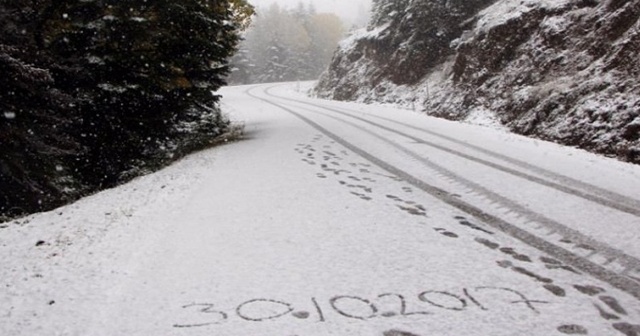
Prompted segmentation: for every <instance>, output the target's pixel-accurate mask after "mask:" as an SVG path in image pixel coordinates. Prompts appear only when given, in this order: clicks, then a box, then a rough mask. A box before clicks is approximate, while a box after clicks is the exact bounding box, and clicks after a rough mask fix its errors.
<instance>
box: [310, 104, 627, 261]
mask: <svg viewBox="0 0 640 336" xmlns="http://www.w3.org/2000/svg"><path fill="white" fill-rule="evenodd" d="M299 108H300V109H303V110H306V111H310V112H313V113H317V114H321V115H324V116H326V117H328V118H331V119H334V120H337V121H339V122H342V123H345V124H347V125H350V126H352V127H354V128H356V129H358V130H360V131H362V132H365V133H367V134H369V135H371V136H372V137H375V138H377V139H378V140H380V141H382V142H385V143H387V144H388V145H390V146H393V147H395V148H396V149H398V150H400V151H402V152H404V153H405V154H407V155H409V156H411V157H412V158H414V159H415V160H418V161H420V162H421V163H423V164H425V165H426V166H427V167H429V168H431V169H433V170H435V171H436V172H437V173H439V174H441V175H442V176H444V177H446V178H448V179H450V180H451V181H454V182H457V183H460V184H462V185H464V186H465V187H466V188H469V189H470V190H471V192H474V193H478V194H480V195H483V196H485V197H487V198H488V199H489V200H491V201H493V202H497V203H499V204H500V205H502V206H503V207H505V208H506V209H507V210H509V211H514V212H516V213H519V214H521V215H522V216H525V217H527V219H529V220H531V221H533V222H536V223H540V224H543V225H544V226H545V227H547V228H549V229H551V230H552V231H553V232H561V233H562V234H563V236H565V237H570V238H571V239H573V240H574V241H576V243H578V245H577V246H578V247H580V246H588V247H589V248H591V249H592V250H593V254H592V255H596V253H597V252H599V253H601V254H604V255H606V256H607V257H609V258H613V259H617V260H618V262H619V263H620V264H621V265H623V266H624V267H625V268H629V269H636V270H638V269H640V260H638V259H637V258H635V257H633V256H630V255H628V254H626V253H624V252H623V251H620V250H618V249H616V248H613V247H611V246H609V245H606V244H604V243H601V242H599V241H596V240H594V239H593V238H590V237H588V236H586V235H584V234H582V233H580V232H578V231H576V230H574V229H571V228H569V227H567V226H565V225H563V224H561V223H559V222H557V221H555V220H553V219H550V218H548V217H546V216H544V215H541V214H539V213H536V212H534V211H532V210H529V209H528V208H526V207H524V206H522V205H520V204H518V203H516V202H514V201H512V200H510V199H508V198H506V197H504V196H502V195H500V194H497V193H495V192H493V191H491V190H489V189H486V188H485V187H483V186H481V185H479V184H478V183H475V182H473V181H470V180H468V179H466V178H464V177H461V176H459V175H457V174H455V173H453V172H451V171H449V170H447V169H446V168H444V167H442V166H440V165H438V164H436V163H434V162H432V161H431V160H429V159H427V158H424V157H422V156H420V155H418V154H416V153H414V152H412V151H410V150H408V149H406V148H404V147H402V146H400V145H398V144H396V143H395V142H393V141H390V140H388V139H385V138H384V137H381V136H380V135H378V134H376V133H374V132H372V131H370V130H368V129H365V128H362V127H361V126H359V125H357V124H354V123H352V122H349V121H347V120H343V119H340V118H337V117H335V116H331V115H327V114H324V113H322V112H318V111H313V110H309V109H306V108H303V107H299ZM594 247H595V248H594Z"/></svg>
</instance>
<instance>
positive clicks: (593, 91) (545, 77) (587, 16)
mask: <svg viewBox="0 0 640 336" xmlns="http://www.w3.org/2000/svg"><path fill="white" fill-rule="evenodd" d="M429 3H430V2H429ZM463 4H464V5H463ZM489 4H490V6H488V7H487V5H489ZM425 6H427V7H429V10H424V8H423V7H425ZM402 13H403V14H401V15H398V13H396V15H394V16H392V17H388V19H387V20H386V21H387V22H384V23H383V24H381V22H373V23H372V26H371V27H369V31H368V32H360V33H357V34H356V35H354V36H352V37H351V38H350V40H349V41H348V43H347V42H345V43H342V44H341V48H340V49H339V50H338V51H337V53H336V55H335V57H334V60H333V63H332V65H331V68H330V69H329V70H328V71H327V72H326V73H325V74H324V75H323V77H322V78H321V80H320V81H319V83H318V86H317V87H316V90H315V92H316V94H317V95H318V96H320V97H324V98H331V99H338V100H355V101H360V102H370V101H377V102H386V103H395V104H400V105H404V106H407V107H416V106H417V107H418V108H420V109H422V110H424V111H425V112H426V113H429V114H432V115H435V116H440V117H445V118H449V119H455V120H468V121H470V122H473V121H475V120H493V119H495V118H497V119H498V120H499V121H500V123H502V124H503V125H505V126H506V127H508V128H509V129H511V130H512V131H514V132H517V133H521V134H525V135H529V136H534V137H538V138H543V139H546V140H552V141H555V142H559V143H562V144H566V145H572V146H578V147H581V148H585V149H588V150H592V151H594V152H598V153H603V154H606V155H610V156H616V157H618V158H620V159H622V160H627V161H631V162H636V163H640V140H639V138H640V121H639V119H638V118H640V117H639V116H640V82H639V81H638V79H639V78H640V58H638V57H637V53H638V51H639V50H640V21H639V20H638V19H639V17H640V0H524V1H520V0H517V1H516V0H498V1H496V0H490V1H484V2H482V1H474V2H469V1H467V2H463V1H448V2H446V4H443V5H432V4H427V1H408V2H407V3H406V8H405V11H403V12H402ZM375 16H376V15H375V13H374V17H375ZM378 21H380V20H378ZM418 23H420V24H418ZM482 114H485V115H486V116H484V117H483V116H480V115H482Z"/></svg>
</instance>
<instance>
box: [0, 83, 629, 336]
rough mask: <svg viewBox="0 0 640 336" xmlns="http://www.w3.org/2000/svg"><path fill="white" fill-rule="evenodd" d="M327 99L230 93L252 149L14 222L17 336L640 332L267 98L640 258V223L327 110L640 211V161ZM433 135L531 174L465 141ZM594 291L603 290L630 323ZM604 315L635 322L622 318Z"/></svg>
mask: <svg viewBox="0 0 640 336" xmlns="http://www.w3.org/2000/svg"><path fill="white" fill-rule="evenodd" d="M272 87H273V88H272ZM309 87H310V84H309V83H302V84H300V85H299V84H298V83H292V84H288V85H277V86H276V85H263V86H252V87H230V88H226V89H224V90H223V91H222V94H223V95H224V99H223V109H224V110H225V111H226V112H227V113H229V115H230V117H231V118H232V119H233V120H235V121H236V122H243V123H244V124H245V134H246V139H245V140H243V141H239V142H236V143H232V144H229V145H225V146H222V147H217V148H212V149H209V150H206V151H203V152H200V153H196V154H194V155H191V156H189V157H186V158H184V159H183V160H181V161H179V162H177V163H176V164H174V165H172V166H170V167H168V168H166V169H163V170H162V171H159V172H157V173H154V174H150V175H147V176H144V177H141V178H138V179H136V180H134V181H133V182H131V183H129V184H126V185H124V186H121V187H118V188H114V189H111V190H106V191H103V192H101V193H98V194H96V195H93V196H90V197H87V198H85V199H83V200H81V201H79V202H76V203H74V204H71V205H69V206H66V207H62V208H59V209H56V210H54V211H51V212H48V213H43V214H36V215H33V216H29V217H27V218H23V219H19V220H16V221H12V222H9V223H5V224H2V226H0V258H1V259H2V261H3V267H2V268H0V279H1V280H0V334H2V335H7V336H13V335H34V336H37V335H92V336H93V335H95V336H100V335H196V336H197V335H229V336H232V335H264V336H270V335H273V336H276V335H279V336H282V335H380V336H382V335H383V334H384V335H394V333H393V332H392V330H401V331H404V332H410V333H412V334H415V335H468V336H484V335H492V336H512V335H563V334H564V333H563V332H561V331H560V330H565V329H571V328H572V327H571V326H572V325H579V326H580V328H585V329H586V330H588V332H589V334H590V335H614V334H615V333H616V331H615V330H614V329H613V327H612V323H614V322H620V323H625V322H628V323H632V324H633V323H635V324H637V321H640V303H639V301H638V299H636V298H634V297H632V296H631V295H629V294H627V293H626V292H623V291H621V290H619V289H616V288H613V287H612V286H611V285H609V284H608V283H605V282H603V281H601V280H597V279H595V278H593V277H591V276H589V275H586V274H576V273H573V272H570V271H567V270H564V269H558V268H557V267H556V268H553V267H552V266H553V265H552V264H549V262H548V261H547V262H546V263H545V262H543V261H541V260H547V259H545V258H543V257H548V255H546V254H545V253H543V252H540V251H539V250H537V249H534V248H533V247H530V246H529V245H526V244H524V243H522V242H520V241H518V240H515V239H514V238H511V237H510V236H508V235H506V234H503V233H500V232H498V231H497V230H495V229H494V228H492V227H491V226H489V225H486V224H485V223H483V222H482V221H480V220H477V219H475V218H474V217H473V216H470V215H469V214H467V213H465V212H463V211H461V210H460V209H457V208H454V207H452V206H451V205H448V204H445V203H444V202H442V200H441V199H439V198H437V197H435V196H434V195H431V194H428V193H426V192H423V191H422V190H420V189H419V188H417V187H416V186H415V185H413V184H411V183H410V181H408V180H407V179H403V178H399V177H398V176H394V175H393V174H392V173H390V172H389V171H388V170H385V169H383V168H382V167H380V166H378V165H376V164H374V163H372V162H371V161H369V160H367V159H365V158H364V157H363V156H362V155H360V154H357V153H356V152H354V151H353V150H352V149H349V148H347V147H345V146H343V145H341V144H340V143H337V142H336V139H335V138H331V137H330V136H329V135H327V134H322V132H321V131H320V130H318V129H316V128H313V127H312V126H310V124H308V123H306V122H305V121H303V119H300V118H297V117H295V116H294V115H293V114H291V113H290V112H287V111H286V110H284V109H282V108H280V107H277V106H274V105H271V104H268V103H265V102H264V101H263V100H261V99H265V100H269V101H272V102H275V103H276V104H279V105H281V106H282V107H285V108H286V109H289V110H291V111H293V112H295V113H298V114H300V115H302V116H304V117H305V118H308V119H309V120H311V121H313V122H314V123H317V124H319V125H321V126H322V127H323V128H325V129H326V130H328V131H329V132H331V134H334V135H336V136H339V137H341V138H343V139H346V140H348V141H349V142H350V143H351V144H353V145H354V146H357V147H358V148H362V149H363V150H364V151H366V152H368V153H372V154H373V155H375V156H376V157H379V158H381V159H383V160H384V161H385V162H389V164H391V165H395V166H398V167H401V168H402V169H403V170H405V171H407V172H408V173H410V174H413V175H414V176H416V177H418V178H420V179H422V180H424V181H427V182H428V183H433V184H434V185H443V186H447V183H448V181H447V179H446V178H443V177H441V176H437V175H436V174H433V173H432V172H431V170H429V169H428V168H426V167H425V166H424V165H422V164H421V162H420V161H418V160H416V159H411V158H409V157H407V156H406V154H405V153H404V152H403V151H402V150H400V148H404V149H407V150H410V151H414V152H415V153H418V154H420V155H421V156H423V157H426V158H429V159H431V160H433V161H434V162H438V163H441V164H445V163H446V164H448V166H447V167H448V168H449V169H451V170H453V171H455V172H456V173H457V174H462V175H464V176H466V177H467V178H469V179H472V180H474V181H477V183H480V184H482V185H483V186H484V187H486V188H490V189H492V190H497V191H498V192H500V193H503V194H504V195H507V196H509V197H510V198H512V199H513V200H514V201H515V202H519V203H524V204H526V206H527V207H529V208H531V209H533V210H534V211H546V212H545V214H546V215H548V216H552V217H554V218H557V219H558V220H560V221H562V222H563V223H565V224H567V225H572V226H573V227H575V228H576V229H579V230H580V231H581V232H587V233H589V230H596V231H597V234H595V236H597V237H598V238H599V239H602V240H605V242H606V243H607V244H612V245H614V244H619V245H616V246H620V247H621V248H624V249H625V251H626V252H628V253H633V254H634V255H635V256H640V251H638V249H639V248H638V246H634V243H636V244H635V245H637V238H638V230H639V229H638V226H637V223H638V222H637V218H635V217H632V218H631V217H629V216H628V215H625V214H621V213H618V212H616V211H612V210H611V209H605V208H604V207H602V206H600V205H594V204H591V203H589V202H586V201H585V200H582V199H579V198H577V197H573V196H567V195H564V194H563V193H560V192H558V191H555V190H550V189H549V188H546V187H541V186H539V185H536V184H534V183H531V182H528V181H523V180H522V179H519V178H516V177H514V176H511V175H508V174H503V173H500V172H496V171H495V170H493V169H490V168H488V167H486V166H483V165H479V164H477V163H475V162H471V161H468V160H463V159H462V158H461V157H459V156H455V155H451V154H450V153H445V152H443V151H438V150H434V149H432V148H430V147H428V146H425V145H421V144H418V143H415V142H412V141H410V140H409V139H408V138H406V137H402V136H399V135H397V134H394V133H391V132H388V131H382V130H379V129H377V128H375V127H373V126H371V125H367V124H364V123H360V124H359V125H360V126H362V127H364V128H365V129H367V130H369V131H371V132H374V133H375V134H378V135H379V136H384V137H383V138H384V139H388V141H391V142H393V143H395V144H396V145H397V146H399V147H393V146H391V145H390V144H389V143H388V142H386V141H387V140H382V139H381V138H377V137H374V136H372V135H371V134H369V133H367V132H365V131H363V130H361V129H358V128H356V127H354V126H353V125H350V124H347V123H343V122H341V121H340V120H339V119H344V120H347V119H348V118H346V117H345V116H339V115H337V114H335V113H332V112H330V111H329V110H326V109H323V108H322V107H328V108H333V109H340V111H345V110H352V111H356V112H357V115H358V116H361V117H363V118H366V119H367V120H371V121H375V122H381V123H384V125H387V126H389V127H392V125H394V124H392V123H390V122H383V121H382V119H379V117H384V118H393V119H394V120H397V121H400V122H403V123H406V124H409V125H411V126H416V127H420V128H424V129H427V130H430V131H434V132H436V131H437V132H441V133H443V134H447V135H449V136H452V137H454V138H456V139H458V140H459V141H460V142H464V143H468V144H474V145H479V146H482V147H483V148H486V149H488V150H491V151H496V152H499V153H502V154H504V155H507V156H509V157H512V158H517V159H519V160H523V161H525V162H527V163H530V164H534V165H536V166H540V167H543V168H545V169H549V170H552V171H554V172H556V173H558V174H564V175H567V176H571V177H574V178H576V179H580V180H582V181H588V182H589V183H592V184H594V185H597V186H599V187H602V188H606V189H607V190H611V191H615V192H617V193H620V194H623V195H627V196H628V197H631V198H634V199H636V200H637V199H640V168H639V167H638V166H633V165H628V164H624V163H621V162H617V161H614V160H610V159H607V158H603V157H599V156H596V155H593V154H589V153H585V152H583V151H577V150H574V149H569V148H565V147H561V146H558V145H554V144H550V143H545V142H541V141H537V140H533V139H528V138H524V137H520V136H516V135H513V134H509V133H506V132H501V131H497V130H495V129H492V128H486V127H477V126H474V125H468V124H460V123H455V122H449V121H445V120H441V119H435V118H429V117H426V116H424V115H422V114H419V113H413V112H411V111H406V110H399V109H397V108H392V107H385V106H379V105H361V104H355V103H339V102H329V101H321V100H314V99H309V98H306V97H305V94H304V92H305V91H306V90H307V89H308V88H309ZM248 93H250V94H252V95H253V96H249V95H248ZM270 94H272V95H275V96H283V97H285V98H288V99H296V100H299V101H303V102H306V103H311V104H317V105H316V106H315V107H311V106H309V105H304V104H302V103H296V102H292V101H290V100H285V99H282V98H274V97H273V96H271V95H270ZM254 96H257V97H258V98H255V97H254ZM314 111H315V112H314ZM477 114H478V116H479V117H478V118H479V119H483V118H485V117H486V116H487V114H486V113H485V112H483V111H477ZM328 115H332V116H336V117H337V118H338V119H335V118H332V117H330V116H328ZM349 120H352V119H349ZM483 120H485V119H483ZM352 121H353V120H352ZM485 121H486V120H485ZM393 127H396V128H397V129H399V130H402V131H403V132H406V133H410V134H412V135H413V136H420V137H425V136H424V134H422V133H420V132H419V131H417V130H412V129H410V128H408V127H405V126H402V127H400V126H398V125H395V126H393ZM428 140H429V141H433V142H437V143H439V144H441V145H446V146H447V147H450V148H453V149H456V150H460V151H465V152H466V153H469V154H473V155H474V156H479V157H482V158H484V159H487V160H492V162H496V163H500V164H503V165H508V166H510V167H511V166H512V165H511V164H509V163H508V162H502V161H500V160H498V159H496V158H495V157H491V156H488V155H486V154H483V153H480V152H477V151H475V150H472V149H470V148H469V147H465V146H463V145H461V144H460V143H454V142H451V141H449V140H444V139H438V138H435V137H428ZM513 169H520V170H523V169H524V168H522V167H518V166H513ZM347 171H348V172H347ZM449 187H451V186H448V187H447V188H449ZM459 196H460V197H461V199H462V200H464V201H469V202H472V201H473V199H474V196H473V195H472V194H468V193H465V192H460V195H459ZM478 202H481V201H478ZM489 208H490V206H487V209H489ZM487 211H489V210H487ZM460 216H461V217H460ZM591 216H594V218H591ZM463 218H464V219H463ZM465 223H466V224H465ZM611 223H615V225H612V224H611ZM603 228H606V230H603ZM624 230H626V231H624ZM486 231H491V232H492V234H489V233H487V232H486ZM605 231H606V232H605ZM591 234H593V233H591ZM600 236H602V237H600ZM480 242H482V243H480ZM491 244H497V245H499V247H501V248H502V251H501V250H499V249H492V248H489V247H488V245H491ZM527 259H529V261H526V260H527ZM522 270H526V271H528V272H531V273H534V274H536V275H540V276H543V277H544V281H547V280H550V281H552V282H553V283H552V284H553V285H554V286H556V287H557V288H556V287H550V286H549V285H550V284H548V283H547V284H545V282H539V281H536V280H534V279H532V278H531V277H530V276H528V275H525V274H523V273H522ZM575 285H582V286H584V285H591V286H597V287H600V288H602V289H603V290H604V291H605V292H604V293H603V294H602V295H606V296H607V297H610V298H613V299H615V300H616V302H617V303H619V304H620V305H621V306H622V307H624V309H625V311H626V315H625V314H620V313H616V312H615V311H614V310H612V308H611V306H610V305H607V304H605V303H604V302H603V301H601V300H600V299H599V298H598V296H594V297H591V296H589V295H584V294H582V293H580V291H579V290H577V289H576V287H575ZM543 286H547V287H548V288H547V289H545V288H544V287H543ZM549 288H552V289H554V290H556V291H558V288H560V290H563V291H565V296H560V295H554V294H553V293H552V292H551V291H550V290H549ZM405 304H406V307H405V308H403V306H404V305H405ZM594 304H597V305H598V306H599V307H601V308H602V309H605V310H606V311H607V312H610V313H611V314H617V315H619V316H620V320H618V321H607V320H605V319H603V318H602V317H601V316H600V313H599V312H598V310H597V309H596V308H595V307H594ZM403 310H404V311H403ZM420 312H422V313H420ZM403 313H404V314H403ZM280 315H281V316H280ZM370 315H375V316H374V317H370ZM575 328H578V327H574V329H575ZM578 329H579V328H578ZM395 335H398V333H395Z"/></svg>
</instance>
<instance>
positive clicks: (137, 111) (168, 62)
mask: <svg viewBox="0 0 640 336" xmlns="http://www.w3.org/2000/svg"><path fill="white" fill-rule="evenodd" d="M252 15H253V7H251V6H250V5H248V3H247V2H246V0H185V1H179V2H176V1H168V0H157V1H148V0H131V1H126V2H122V1H115V0H3V1H2V2H0V71H1V73H2V77H0V220H3V219H5V218H7V217H10V216H14V215H20V214H23V213H28V212H33V211H40V210H45V209H50V208H52V207H53V206H56V205H59V204H61V203H62V202H65V201H68V200H71V199H73V198H76V197H78V196H80V195H81V194H82V193H84V192H87V191H91V190H96V189H99V188H100V187H107V186H112V185H115V184H116V183H118V182H121V181H123V180H124V179H125V178H128V177H130V176H133V175H134V174H138V173H139V172H141V171H142V170H145V169H151V168H156V167H158V166H160V165H162V164H165V163H166V162H168V161H169V160H171V158H173V157H176V156H180V155H182V154H184V153H186V152H188V151H190V150H193V149H195V148H198V147H202V146H205V145H207V144H208V143H209V142H210V140H211V139H212V138H213V137H215V136H217V135H219V134H220V133H221V132H223V131H224V130H225V128H226V127H227V124H228V122H227V121H226V120H225V119H224V118H223V117H222V115H221V113H220V111H219V109H218V107H217V102H218V99H219V97H218V96H217V95H215V94H214V93H213V92H214V91H216V90H217V89H218V88H219V87H220V86H221V85H223V84H224V80H223V78H224V76H226V74H227V73H228V71H229V68H228V64H227V63H228V61H227V60H228V59H229V57H230V56H231V54H232V53H233V52H234V50H235V47H236V44H237V42H238V40H239V35H240V33H241V31H242V29H243V28H244V27H246V26H247V25H248V24H249V21H250V18H251V16H252Z"/></svg>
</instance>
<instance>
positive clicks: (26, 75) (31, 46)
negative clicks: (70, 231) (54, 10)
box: [0, 1, 81, 220]
mask: <svg viewBox="0 0 640 336" xmlns="http://www.w3.org/2000/svg"><path fill="white" fill-rule="evenodd" d="M34 5H35V4H34V2H32V1H6V2H2V3H0V73H1V74H2V76H0V113H1V114H0V220H2V219H3V218H7V217H9V216H15V215H22V214H25V213H28V212H32V211H41V210H44V209H47V208H50V207H52V206H56V205H59V204H61V203H62V202H64V201H66V200H69V199H72V198H73V197H75V195H76V194H77V193H78V192H80V189H81V188H80V186H79V185H77V184H76V183H74V179H73V177H72V171H71V170H70V164H71V163H72V162H73V160H74V158H75V155H77V154H78V153H80V151H81V147H80V146H79V145H78V143H77V142H76V141H74V139H73V138H72V137H70V136H69V135H68V132H69V130H70V129H71V127H72V126H73V125H74V122H75V121H76V117H75V115H74V113H73V109H72V107H73V105H74V103H75V101H74V100H73V99H72V98H71V96H69V95H66V94H64V93H63V92H61V91H59V90H57V89H56V88H55V86H54V84H55V83H54V81H53V77H52V73H51V69H53V68H60V69H61V67H60V66H59V65H58V64H56V63H55V62H54V60H52V59H51V58H50V57H49V55H47V54H46V53H44V52H43V51H42V50H40V49H39V48H38V47H37V46H36V43H35V35H36V34H35V28H36V26H37V25H36V22H37V20H36V17H37V7H34Z"/></svg>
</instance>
